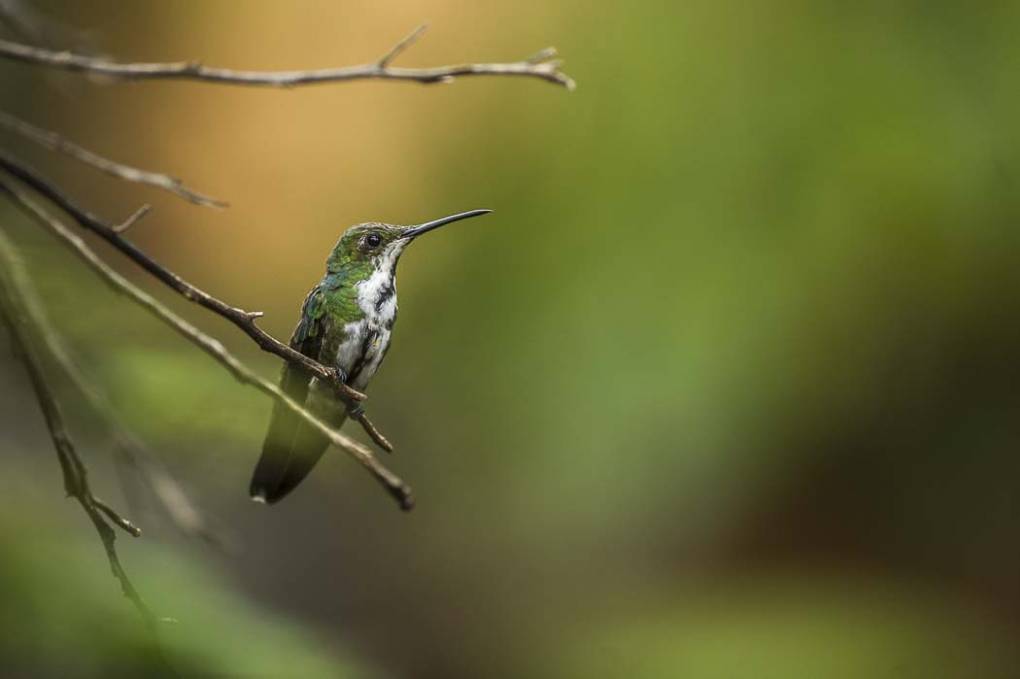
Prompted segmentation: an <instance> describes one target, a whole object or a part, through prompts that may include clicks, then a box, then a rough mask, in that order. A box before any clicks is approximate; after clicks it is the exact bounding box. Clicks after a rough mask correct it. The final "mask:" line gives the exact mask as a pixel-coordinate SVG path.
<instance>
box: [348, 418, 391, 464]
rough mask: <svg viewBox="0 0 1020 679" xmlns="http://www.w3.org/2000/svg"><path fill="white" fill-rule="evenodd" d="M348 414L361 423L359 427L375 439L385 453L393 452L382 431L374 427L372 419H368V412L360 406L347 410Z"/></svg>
mask: <svg viewBox="0 0 1020 679" xmlns="http://www.w3.org/2000/svg"><path fill="white" fill-rule="evenodd" d="M347 412H348V414H349V415H350V416H351V417H352V418H353V419H354V420H355V421H357V422H358V424H360V425H361V428H362V429H364V430H365V433H366V434H368V435H369V437H370V438H371V439H372V440H373V441H375V443H376V445H377V446H379V447H380V448H382V449H383V450H385V451H386V452H387V453H392V452H393V444H392V443H390V440H389V439H388V438H386V437H385V436H383V434H382V432H381V431H379V430H378V429H376V427H375V425H374V424H372V420H370V419H368V413H366V412H365V411H364V409H362V408H354V409H351V410H348V411H347Z"/></svg>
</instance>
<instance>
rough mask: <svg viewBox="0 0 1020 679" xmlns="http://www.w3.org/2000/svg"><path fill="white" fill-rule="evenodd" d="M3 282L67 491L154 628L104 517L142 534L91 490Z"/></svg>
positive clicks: (3, 306) (4, 313) (5, 308)
mask: <svg viewBox="0 0 1020 679" xmlns="http://www.w3.org/2000/svg"><path fill="white" fill-rule="evenodd" d="M0 248H3V249H5V250H6V251H7V252H10V243H9V241H8V240H7V239H6V237H5V236H3V235H2V234H0ZM0 283H2V292H3V294H2V295H0V317H2V319H3V321H4V324H5V325H6V326H7V328H8V330H9V331H10V336H11V342H12V344H13V346H14V350H15V353H16V354H17V355H18V357H19V358H20V359H21V362H22V363H23V364H24V366H25V371H26V372H27V373H28V377H29V381H30V382H31V384H32V389H33V391H34V392H35V396H36V399H37V400H38V401H39V407H40V408H41V409H42V412H43V417H44V418H45V420H46V427H47V428H48V429H49V432H50V438H52V439H53V446H54V448H56V451H57V459H58V460H59V461H60V468H61V470H62V472H63V475H64V488H65V489H66V490H67V493H68V495H70V496H72V497H74V498H75V499H76V500H77V501H78V504H80V505H81V507H82V509H83V510H85V513H86V514H87V515H88V517H89V519H90V520H91V521H92V525H93V526H95V529H96V532H97V533H99V538H100V540H102V542H103V548H104V549H105V550H106V557H107V559H108V560H109V562H110V570H111V571H112V572H113V576H114V577H115V578H117V580H118V581H119V582H120V588H121V591H122V592H123V593H124V596H126V597H127V598H128V600H130V601H131V603H132V604H133V605H134V607H135V608H136V609H137V610H138V612H139V613H140V614H141V616H142V618H143V619H144V620H145V622H146V624H147V625H148V626H149V627H150V628H153V629H154V628H155V621H156V619H155V617H154V616H153V614H152V612H151V611H150V610H149V608H148V607H147V606H146V605H145V602H144V601H142V598H141V596H140V595H139V594H138V591H137V590H136V589H135V587H134V585H133V584H132V583H131V580H130V579H129V578H128V575H127V573H126V572H125V571H124V567H123V566H122V565H121V563H120V558H119V557H118V556H117V549H116V546H115V542H116V540H117V534H116V533H115V532H114V530H113V528H111V527H110V524H109V523H107V521H106V519H104V516H105V517H107V518H108V519H109V520H110V521H112V522H114V523H115V524H116V525H118V526H120V527H121V528H123V529H124V530H125V531H127V532H128V533H130V534H131V535H134V536H136V537H137V536H138V535H140V531H139V530H138V529H137V528H135V526H134V525H132V524H131V523H130V522H129V521H127V520H126V519H124V518H123V517H121V516H120V515H119V514H118V513H117V512H115V511H114V510H113V509H111V508H110V506H109V505H107V504H106V503H105V502H103V501H101V500H99V499H98V498H96V497H95V496H94V495H93V494H92V489H91V488H90V487H89V482H88V471H87V469H86V468H85V465H84V463H83V462H82V461H81V458H80V457H79V456H78V451H77V450H75V447H74V444H73V443H72V441H71V436H70V434H69V433H68V431H67V426H66V424H65V422H64V418H63V415H62V413H61V410H60V406H59V405H58V404H57V401H56V398H55V397H54V395H53V392H52V391H51V390H50V387H49V384H48V383H47V382H46V377H45V375H44V374H43V369H42V361H41V358H40V357H39V355H38V354H37V353H36V349H35V347H36V346H37V344H36V342H34V341H33V339H32V337H31V331H30V329H29V325H28V319H27V317H26V315H25V313H24V310H23V309H22V308H21V305H20V304H19V299H18V297H17V294H16V291H15V290H14V288H13V287H12V285H11V283H10V279H9V277H8V276H7V275H5V274H3V272H0Z"/></svg>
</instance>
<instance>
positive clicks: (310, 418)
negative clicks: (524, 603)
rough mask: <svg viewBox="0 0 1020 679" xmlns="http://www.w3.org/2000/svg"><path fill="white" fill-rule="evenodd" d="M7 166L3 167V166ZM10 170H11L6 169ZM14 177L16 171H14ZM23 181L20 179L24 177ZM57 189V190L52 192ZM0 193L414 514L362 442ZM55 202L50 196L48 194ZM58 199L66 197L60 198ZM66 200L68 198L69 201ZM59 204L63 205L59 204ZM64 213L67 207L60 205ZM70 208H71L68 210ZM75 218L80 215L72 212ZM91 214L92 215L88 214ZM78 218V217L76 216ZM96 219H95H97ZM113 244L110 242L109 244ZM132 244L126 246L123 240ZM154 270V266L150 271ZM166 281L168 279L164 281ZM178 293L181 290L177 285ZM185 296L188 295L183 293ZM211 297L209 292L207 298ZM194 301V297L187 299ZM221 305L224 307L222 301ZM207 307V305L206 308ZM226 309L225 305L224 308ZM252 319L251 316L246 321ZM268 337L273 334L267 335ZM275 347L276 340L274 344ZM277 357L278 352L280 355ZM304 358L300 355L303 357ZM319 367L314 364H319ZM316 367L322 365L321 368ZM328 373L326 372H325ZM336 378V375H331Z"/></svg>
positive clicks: (22, 202) (18, 196)
mask: <svg viewBox="0 0 1020 679" xmlns="http://www.w3.org/2000/svg"><path fill="white" fill-rule="evenodd" d="M0 164H2V163H0ZM5 167H6V166H5ZM12 173H13V172H12ZM18 176H19V177H20V176H21V175H20V174H19V175H18ZM51 190H55V189H51ZM0 191H3V192H4V193H6V194H8V195H9V196H10V197H11V198H12V200H13V201H14V203H15V204H16V205H17V206H18V207H19V208H21V209H22V210H24V211H25V212H26V213H27V214H29V215H30V216H31V217H32V218H34V219H35V220H37V221H39V222H40V223H41V224H42V225H43V226H45V227H46V228H47V229H48V230H49V231H50V232H51V233H53V234H54V235H55V236H56V237H57V238H58V239H59V240H61V241H62V242H63V243H64V244H65V245H67V246H68V247H70V248H71V250H72V252H74V253H75V254H76V255H77V256H78V257H79V258H80V259H82V260H83V261H84V262H85V263H86V264H87V265H88V266H89V267H90V268H91V269H92V270H93V271H94V272H95V273H97V274H98V275H99V276H100V277H101V278H102V279H103V280H104V281H106V283H107V284H108V285H110V287H111V288H112V289H113V290H115V291H116V292H119V293H121V294H124V295H126V296H128V297H129V298H131V299H132V300H134V301H135V302H136V303H138V304H140V305H141V306H142V307H143V308H145V309H146V310H148V311H149V312H150V313H152V314H153V315H155V316H156V317H157V318H158V319H159V320H161V321H162V322H163V323H165V324H166V325H168V326H169V327H170V328H171V329H173V330H174V331H175V332H177V333H179V334H181V335H183V336H184V337H185V338H187V339H188V340H189V341H191V342H192V343H194V344H196V345H197V346H198V347H199V348H201V349H202V350H203V351H205V352H206V353H207V354H209V355H210V356H212V357H213V358H214V359H216V360H217V361H218V362H219V363H220V364H221V365H223V366H224V367H225V368H226V369H227V370H228V371H229V372H230V373H231V374H232V375H233V376H234V377H235V378H236V379H237V380H238V381H239V382H241V383H242V384H247V385H250V386H253V387H255V388H256V389H258V390H259V391H261V392H263V393H265V394H267V395H269V396H271V397H273V398H275V399H276V400H277V401H280V402H281V403H283V404H284V405H285V406H286V407H288V408H290V409H291V410H292V411H294V412H295V413H296V414H297V415H298V416H299V417H301V418H302V419H303V420H304V421H306V422H307V423H308V424H310V425H311V426H313V427H314V428H315V429H317V430H318V431H319V432H321V433H322V434H323V435H324V436H326V437H327V438H328V439H329V441H330V442H331V443H333V444H334V445H336V446H337V447H339V448H342V449H343V450H345V451H346V452H347V453H348V454H350V455H351V456H352V457H353V458H354V459H355V460H357V461H358V462H359V463H361V465H362V466H363V467H365V468H366V469H367V470H368V471H369V472H370V473H371V474H372V475H373V476H374V477H375V478H376V480H377V481H379V482H380V483H381V484H382V485H383V486H384V487H385V488H386V489H387V491H389V493H390V494H391V495H392V496H393V497H394V498H396V500H397V501H398V502H399V504H400V506H401V508H402V509H405V510H409V509H411V508H412V507H413V506H414V499H413V495H412V492H411V488H410V487H409V486H408V485H407V484H406V483H404V482H403V481H402V480H401V479H400V478H399V477H398V476H397V475H395V474H394V473H393V472H391V471H390V470H389V469H387V468H386V467H385V466H384V465H383V464H382V463H380V462H379V460H378V459H377V458H376V457H375V455H374V454H373V453H372V451H371V450H369V449H368V448H366V447H365V446H363V445H362V444H360V443H358V442H357V441H355V440H353V439H351V438H348V437H347V436H345V435H343V434H341V433H340V432H338V431H336V430H334V429H332V428H330V427H329V426H328V425H326V424H324V423H323V422H322V421H321V420H319V419H318V418H317V417H315V415H313V414H312V413H310V412H309V411H308V410H306V409H305V408H304V407H303V406H301V405H300V404H299V403H297V402H296V401H294V400H293V399H292V398H290V397H289V396H287V395H286V394H285V393H284V392H283V391H281V390H280V388H279V387H278V386H277V385H275V384H273V383H272V382H269V381H267V380H265V379H263V378H261V377H259V376H258V375H257V374H256V373H255V372H254V371H253V370H252V369H251V368H249V367H248V366H247V365H245V364H244V363H242V362H241V361H240V360H239V359H238V358H237V357H236V356H234V355H233V354H231V353H230V352H229V351H227V349H226V348H225V347H224V346H223V345H222V344H221V343H220V342H219V341H218V340H216V339H213V338H212V337H210V336H208V335H206V334H205V333H203V332H202V331H201V330H199V329H198V328H196V327H195V326H193V325H192V324H190V323H188V322H187V321H185V320H184V319H183V318H181V317H180V316H178V315H177V314H175V313H174V312H172V311H170V309H168V308H167V307H165V306H164V305H163V304H161V303H160V302H159V301H157V300H156V299H155V298H154V297H152V296H151V295H149V294H148V293H146V292H144V291H143V290H141V289H140V288H138V287H137V286H135V285H134V284H132V283H131V282H130V281H128V280H127V279H126V278H124V277H123V276H121V275H120V274H119V273H117V272H116V271H114V270H113V269H111V268H110V267H109V266H108V265H107V264H106V263H105V262H103V261H102V260H101V259H100V258H99V256H98V255H97V254H96V253H95V252H94V251H93V250H92V249H91V248H90V247H89V246H88V245H87V244H86V243H85V242H84V241H83V240H82V239H81V238H79V237H78V236H77V235H76V234H75V233H74V232H72V231H71V230H70V229H68V228H67V227H66V226H64V225H63V224H62V223H61V222H59V221H58V220H56V219H54V218H53V217H52V216H50V215H49V214H48V213H47V212H46V211H45V210H43V208H41V207H40V206H39V205H37V204H36V203H35V201H33V200H32V199H31V198H29V197H28V196H26V195H25V194H24V193H23V192H22V191H20V190H18V189H17V188H15V187H13V186H11V185H10V184H8V183H5V182H0ZM44 195H47V197H49V195H48V194H44ZM57 195H60V194H59V193H58V194H57ZM65 200H66V199H65ZM58 204H60V203H59V202H58ZM60 205H61V207H62V208H63V207H64V205H62V204H60ZM64 209H67V208H64ZM72 214H74V213H72ZM83 214H87V213H83ZM75 216H76V217H77V215H76V214H75ZM91 219H93V220H94V219H95V218H94V217H93V218H91ZM104 230H106V231H109V229H108V227H104ZM109 233H111V234H113V235H114V236H115V237H116V238H117V240H120V238H119V236H116V234H114V233H113V232H112V231H109ZM108 240H109V239H108ZM121 242H123V243H126V241H121ZM127 246H128V247H129V248H130V250H131V251H132V252H136V253H138V254H139V255H140V256H141V257H143V258H144V259H145V260H146V261H148V262H151V263H152V266H154V267H156V268H157V270H159V271H162V272H164V274H165V275H167V276H170V277H172V279H173V280H176V281H179V282H180V283H181V284H183V285H188V284H185V283H183V281H181V280H180V279H179V278H178V277H177V276H176V274H173V273H171V272H169V271H167V270H166V269H163V268H162V267H159V265H157V264H155V263H154V262H152V260H150V259H148V257H147V256H146V255H144V254H143V253H141V251H140V250H137V249H136V248H134V246H133V245H130V244H127ZM147 269H148V267H147ZM159 277H160V279H161V280H162V276H159ZM171 287H174V289H177V287H176V286H173V285H172V286H171ZM182 294H185V293H182ZM201 294H203V295H204V294H205V293H201ZM185 296H186V297H188V298H189V299H193V298H192V297H190V296H188V295H187V294H185ZM216 302H217V303H218V304H221V305H222V304H223V303H222V302H219V301H218V300H216ZM203 306H204V305H203ZM224 306H225V305H224ZM233 311H234V312H237V313H240V314H242V315H243V314H245V313H246V312H243V311H241V310H239V309H233ZM244 318H246V319H247V316H244ZM267 336H268V335H267ZM273 341H274V342H275V340H273ZM274 353H275V352H274ZM299 355H300V354H299ZM313 363H314V362H313ZM314 365H316V366H319V367H320V368H322V366H320V365H319V364H318V363H314ZM322 369H323V370H326V369H325V368H322ZM328 374H331V373H328Z"/></svg>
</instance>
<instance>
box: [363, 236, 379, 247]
mask: <svg viewBox="0 0 1020 679" xmlns="http://www.w3.org/2000/svg"><path fill="white" fill-rule="evenodd" d="M380 243H382V236H380V235H379V234H377V233H370V234H368V235H367V236H365V244H366V245H368V246H369V247H371V248H377V247H379V244H380Z"/></svg>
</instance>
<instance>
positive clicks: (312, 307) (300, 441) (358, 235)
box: [250, 210, 490, 502]
mask: <svg viewBox="0 0 1020 679" xmlns="http://www.w3.org/2000/svg"><path fill="white" fill-rule="evenodd" d="M488 212H490V210H471V211H469V212H461V213H458V214H455V215H450V216H449V217H443V218H441V219H436V220H433V221H431V222H425V223H424V224H418V225H415V226H397V225H394V224H381V223H377V222H370V223H367V224H358V225H357V226H352V227H351V228H350V229H348V230H347V231H346V232H345V233H344V234H343V236H341V238H340V240H339V241H338V242H337V244H336V246H335V247H334V248H333V252H332V253H331V254H330V256H329V259H328V260H326V275H325V276H324V277H323V279H322V280H321V281H320V282H319V284H318V285H316V286H315V287H314V288H312V290H311V292H309V293H308V296H307V297H306V298H305V302H304V306H303V307H302V309H301V319H300V321H299V322H298V325H297V328H295V330H294V334H293V336H292V337H291V339H290V346H291V347H293V348H294V349H296V350H297V351H300V352H301V353H303V354H304V355H306V356H308V357H310V358H312V359H315V360H316V361H318V362H319V363H322V364H323V365H325V366H329V367H332V368H334V369H336V371H337V374H338V376H339V377H340V379H341V380H342V381H343V382H344V384H346V385H348V386H350V387H353V388H354V389H357V390H358V391H361V390H364V388H365V387H366V386H367V385H368V383H369V381H371V379H372V377H373V375H375V373H376V371H377V370H378V369H379V365H380V364H381V363H382V360H383V358H384V357H385V356H386V351H387V349H388V348H389V345H390V333H391V332H392V330H393V324H394V322H395V321H396V319H397V288H396V271H397V261H398V260H399V259H400V255H401V254H402V253H403V252H404V248H406V247H407V246H408V244H410V243H411V242H412V241H413V240H414V239H415V238H417V237H418V236H420V235H422V234H424V233H427V232H429V231H432V230H433V229H436V228H439V227H440V226H443V225H445V224H450V223H451V222H456V221H459V220H461V219H467V218H469V217H477V216H479V215H484V214H486V213H488ZM280 388H281V389H282V390H283V391H284V392H285V393H286V394H287V395H288V396H290V397H291V398H292V399H294V400H295V401H297V402H298V403H300V404H303V405H304V406H305V407H306V408H307V409H308V410H310V411H311V412H312V413H313V414H315V415H316V416H318V417H319V419H321V420H322V421H323V422H325V423H326V424H328V425H330V426H332V427H334V428H339V427H340V426H341V425H342V424H343V422H344V420H345V419H347V417H348V415H357V414H358V411H357V409H356V408H357V406H354V405H353V404H352V403H350V402H348V401H347V400H345V399H343V398H342V397H341V396H340V395H338V394H337V392H336V389H335V386H334V385H332V384H329V383H327V382H326V381H324V380H321V379H319V378H318V377H313V376H312V375H310V374H309V373H308V372H307V371H306V370H305V369H304V368H302V367H301V366H298V365H294V364H292V363H288V364H287V365H286V366H284V369H283V376H282V378H281V382H280ZM328 443H329V441H328V439H327V438H326V436H325V435H324V434H323V433H322V432H321V431H319V430H318V429H316V428H314V427H313V426H312V425H311V424H309V423H308V422H307V421H305V420H303V419H302V418H300V417H299V416H298V415H297V414H296V413H295V412H294V411H293V410H292V409H290V408H288V407H286V406H284V405H283V404H282V403H280V402H277V403H276V405H275V407H274V408H273V415H272V419H271V420H270V422H269V431H268V433H267V434H266V439H265V442H264V443H263V446H262V457H261V458H260V459H259V462H258V465H257V466H256V467H255V474H254V476H253V477H252V481H251V489H250V492H251V496H252V499H254V500H256V501H259V502H276V501H277V500H279V499H281V498H282V497H284V496H285V495H287V493H289V492H290V491H292V490H294V488H295V487H296V486H297V485H298V484H299V483H301V481H302V480H303V479H304V478H305V477H306V476H307V475H308V473H309V472H310V471H311V470H312V467H314V466H315V464H316V463H317V462H318V461H319V458H321V457H322V454H323V453H324V452H325V451H326V447H327V445H328Z"/></svg>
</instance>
